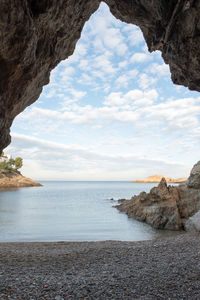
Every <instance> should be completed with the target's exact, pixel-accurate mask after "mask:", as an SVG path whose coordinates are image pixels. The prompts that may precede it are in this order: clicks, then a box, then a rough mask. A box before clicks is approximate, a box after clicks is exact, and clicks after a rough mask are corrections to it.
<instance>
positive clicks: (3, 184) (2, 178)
mask: <svg viewBox="0 0 200 300" xmlns="http://www.w3.org/2000/svg"><path fill="white" fill-rule="evenodd" d="M31 186H42V185H41V184H40V183H38V182H35V181H33V180H32V179H30V178H27V177H24V176H22V175H21V173H19V172H14V171H10V172H1V173H0V190H2V189H10V188H20V187H31Z"/></svg>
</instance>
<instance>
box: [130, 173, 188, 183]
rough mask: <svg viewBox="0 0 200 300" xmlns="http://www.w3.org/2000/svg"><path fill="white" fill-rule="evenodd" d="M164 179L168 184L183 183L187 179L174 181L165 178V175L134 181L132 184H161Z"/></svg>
mask: <svg viewBox="0 0 200 300" xmlns="http://www.w3.org/2000/svg"><path fill="white" fill-rule="evenodd" d="M162 178H165V180H166V182H167V183H183V182H185V181H186V178H178V179H172V178H170V177H165V176H163V175H152V176H148V177H146V178H144V179H139V180H133V181H132V182H136V183H159V182H160V181H161V180H162Z"/></svg>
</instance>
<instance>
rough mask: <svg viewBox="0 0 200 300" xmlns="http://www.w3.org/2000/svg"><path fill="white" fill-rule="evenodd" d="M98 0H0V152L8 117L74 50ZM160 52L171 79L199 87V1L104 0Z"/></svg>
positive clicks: (35, 94)
mask: <svg viewBox="0 0 200 300" xmlns="http://www.w3.org/2000/svg"><path fill="white" fill-rule="evenodd" d="M100 2H101V1H100V0H43V1H41V0H23V1H22V0H15V1H13V0H0V7H1V13H0V32H1V47H0V69H1V72H0V95H1V101H0V152H1V151H2V150H3V149H4V148H5V147H6V146H7V145H8V144H9V143H10V135H9V130H10V126H11V124H12V121H13V119H14V118H15V116H16V115H17V114H19V113H20V112H21V111H23V110H24V109H25V108H26V107H27V106H28V105H30V104H32V103H33V102H34V101H36V100H37V98H38V97H39V95H40V93H41V91H42V87H43V86H44V85H45V84H47V83H48V82H49V75H50V71H51V70H52V69H53V68H55V66H56V65H57V64H58V63H59V62H60V61H61V60H63V59H66V58H67V57H68V56H69V55H71V54H72V53H73V51H74V48H75V45H76V42H77V40H78V39H79V38H80V35H81V31H82V29H83V26H84V24H85V22H86V21H87V20H88V19H89V18H90V16H91V15H92V14H93V13H94V12H95V11H96V10H97V8H98V7H99V4H100ZM104 2H106V3H107V4H108V5H109V7H110V10H111V12H112V13H113V15H114V16H115V17H116V18H118V19H120V20H122V21H124V22H127V23H132V24H135V25H137V26H139V27H140V28H141V30H142V32H143V35H144V38H145V40H146V43H147V45H148V49H149V51H150V52H152V51H155V50H160V51H161V52H162V57H163V59H164V61H165V63H167V64H169V66H170V71H171V74H172V80H173V82H174V83H177V84H181V85H184V86H186V87H189V89H192V90H196V91H200V71H199V70H200V21H199V20H200V0H196V1H194V0H182V1H180V0H168V1H165V0H151V1H149V0H130V1H127V0H104Z"/></svg>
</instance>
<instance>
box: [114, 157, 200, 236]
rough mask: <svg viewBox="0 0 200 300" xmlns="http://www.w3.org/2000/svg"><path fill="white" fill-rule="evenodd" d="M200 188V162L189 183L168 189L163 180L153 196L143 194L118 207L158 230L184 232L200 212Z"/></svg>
mask: <svg viewBox="0 0 200 300" xmlns="http://www.w3.org/2000/svg"><path fill="white" fill-rule="evenodd" d="M198 180H199V181H198ZM199 186H200V161H199V162H198V163H197V164H196V165H195V166H194V167H193V169H192V171H191V173H190V176H189V178H188V180H187V181H186V183H184V184H180V185H178V186H167V183H166V180H165V178H163V179H162V180H161V182H160V184H159V185H158V186H157V187H154V188H152V189H151V190H150V192H149V193H145V192H142V193H140V194H139V195H138V196H133V197H132V198H131V199H130V200H121V201H119V202H120V204H119V205H117V206H116V207H117V208H118V209H119V210H120V211H122V212H125V213H126V214H127V215H128V216H129V217H132V218H134V219H136V220H139V221H143V222H146V223H148V224H150V225H151V226H153V227H154V228H162V229H170V230H179V229H182V228H184V225H185V222H186V220H187V219H188V218H189V217H191V216H193V215H194V214H195V213H196V212H197V211H199V210H200V188H198V187H199ZM186 224H187V223H186ZM188 226H189V225H188Z"/></svg>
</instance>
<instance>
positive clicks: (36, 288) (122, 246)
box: [0, 234, 200, 300]
mask: <svg viewBox="0 0 200 300" xmlns="http://www.w3.org/2000/svg"><path fill="white" fill-rule="evenodd" d="M0 299H13V300H14V299H18V300H21V299H29V300H30V299H47V300H49V299H55V300H63V299H64V300H65V299H76V300H77V299H82V300H86V299H87V300H89V299H120V300H122V299H137V300H139V299H140V300H152V299H171V300H172V299H173V300H174V299H178V300H181V299H187V300H194V299H198V300H199V299H200V238H199V235H189V234H180V235H178V236H176V237H168V238H162V239H157V240H152V241H144V242H118V241H105V242H83V243H82V242H77V243H73V242H72V243H71V242H51V243H46V242H42V243H35V242H34V243H1V244H0Z"/></svg>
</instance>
